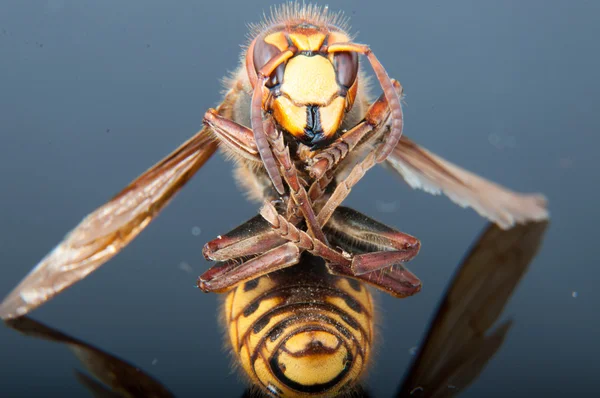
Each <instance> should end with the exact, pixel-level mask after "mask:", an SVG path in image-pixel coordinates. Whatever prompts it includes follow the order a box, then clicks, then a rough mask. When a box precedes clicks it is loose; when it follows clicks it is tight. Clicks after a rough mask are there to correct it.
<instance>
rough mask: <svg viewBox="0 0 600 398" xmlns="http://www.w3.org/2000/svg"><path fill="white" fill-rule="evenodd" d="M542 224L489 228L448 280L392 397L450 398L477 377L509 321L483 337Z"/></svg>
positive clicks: (534, 245) (514, 282)
mask: <svg viewBox="0 0 600 398" xmlns="http://www.w3.org/2000/svg"><path fill="white" fill-rule="evenodd" d="M547 226H548V223H547V222H545V221H544V222H536V223H529V224H526V225H519V226H516V227H514V228H512V229H509V230H502V229H500V228H499V227H498V226H497V225H494V224H490V226H489V227H488V228H487V230H486V231H485V232H484V233H483V234H482V236H481V237H480V238H479V240H478V241H477V243H476V244H475V245H474V247H473V248H472V249H471V251H470V252H469V253H468V254H467V256H466V258H465V259H464V261H463V263H462V265H461V266H460V268H459V269H458V271H457V274H456V276H455V277H454V280H453V281H452V283H451V285H450V287H449V289H448V292H447V293H446V297H445V298H444V300H443V302H442V304H441V305H440V307H439V310H438V312H437V314H436V315H435V318H434V320H433V322H432V323H431V326H430V328H429V332H428V334H427V337H426V338H425V340H424V342H423V343H422V345H421V347H420V349H419V354H418V356H417V359H416V360H415V362H414V363H413V365H412V367H411V369H410V371H409V373H408V375H407V377H406V378H405V379H404V383H403V385H402V387H401V389H400V392H399V394H398V396H400V397H415V396H417V397H452V396H455V395H458V394H459V393H460V392H461V391H462V390H464V389H465V388H466V387H467V386H468V385H469V384H471V383H472V382H473V381H474V380H475V379H476V378H477V377H478V376H479V374H480V373H481V371H482V370H483V368H484V367H485V365H486V364H487V362H488V361H489V360H490V359H491V358H492V357H493V356H494V354H495V353H496V352H497V350H498V349H499V348H500V347H501V345H502V343H503V342H504V339H505V337H506V335H507V333H508V331H509V329H510V326H511V324H512V323H511V321H510V320H509V321H506V322H503V323H502V324H501V325H499V326H498V327H496V328H495V330H493V331H492V332H489V330H490V328H491V327H492V325H493V324H494V323H495V322H496V321H497V320H498V318H499V317H500V315H501V314H502V311H503V309H504V306H505V305H506V303H507V302H508V300H509V299H510V297H511V296H512V293H513V291H514V289H515V287H516V286H517V284H518V283H519V281H520V280H521V278H522V276H523V275H524V274H525V272H526V271H527V268H528V266H529V264H530V263H531V261H532V260H533V258H534V257H535V255H536V254H537V252H538V249H539V247H540V245H541V242H542V239H543V236H544V234H545V231H546V229H547Z"/></svg>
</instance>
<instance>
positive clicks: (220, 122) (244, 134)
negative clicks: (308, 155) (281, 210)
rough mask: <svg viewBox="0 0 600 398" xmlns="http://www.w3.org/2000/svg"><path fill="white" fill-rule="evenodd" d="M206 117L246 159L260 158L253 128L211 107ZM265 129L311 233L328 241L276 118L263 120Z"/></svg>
mask: <svg viewBox="0 0 600 398" xmlns="http://www.w3.org/2000/svg"><path fill="white" fill-rule="evenodd" d="M204 120H205V123H207V124H208V125H209V126H210V127H212V129H213V130H214V131H215V133H216V134H218V135H219V136H220V137H221V138H222V139H223V140H224V142H226V143H227V144H229V145H230V146H231V147H233V148H234V150H236V151H237V152H238V153H241V154H242V155H243V156H245V157H247V158H250V159H253V160H256V161H260V156H259V153H258V149H257V146H256V142H255V141H254V136H253V133H252V130H251V129H249V128H248V127H246V126H242V125H241V124H238V123H236V122H234V121H232V120H229V119H227V118H224V117H222V116H219V115H218V114H216V112H214V111H212V110H209V111H208V112H206V115H205V116H204ZM263 128H264V132H265V133H266V136H267V137H268V139H269V141H270V143H271V145H273V148H272V149H273V152H274V154H275V156H276V158H277V161H278V162H279V165H280V166H281V170H282V171H283V177H284V178H285V181H286V182H287V184H288V186H289V188H290V195H291V196H292V198H293V199H294V202H295V203H296V204H297V205H298V207H300V210H301V212H302V214H303V216H304V218H305V219H306V224H307V226H308V229H309V231H310V233H311V235H312V236H314V237H315V238H317V239H318V240H320V241H321V242H323V243H325V244H327V240H326V238H325V235H324V234H323V231H322V230H321V226H320V225H319V224H318V223H317V220H316V216H315V213H314V211H313V208H312V203H311V201H310V199H309V197H308V194H307V192H306V190H305V189H304V186H303V185H302V183H301V181H300V179H299V178H298V173H297V170H296V167H295V166H294V163H293V162H292V160H291V158H290V154H289V149H288V147H287V146H285V144H284V142H283V136H282V134H281V132H279V131H277V130H276V129H275V126H274V125H273V121H272V120H271V119H270V118H267V119H266V120H265V121H264V127H263ZM278 191H279V189H278Z"/></svg>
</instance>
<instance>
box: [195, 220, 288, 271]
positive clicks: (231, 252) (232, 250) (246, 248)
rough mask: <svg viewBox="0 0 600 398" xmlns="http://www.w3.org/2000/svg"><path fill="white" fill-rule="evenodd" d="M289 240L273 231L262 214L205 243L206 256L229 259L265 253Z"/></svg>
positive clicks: (217, 259)
mask: <svg viewBox="0 0 600 398" xmlns="http://www.w3.org/2000/svg"><path fill="white" fill-rule="evenodd" d="M285 242H287V241H286V240H285V239H283V238H282V237H281V236H280V235H279V234H278V233H277V232H276V231H273V228H271V224H269V223H268V222H267V221H266V220H265V219H264V218H263V217H262V216H261V215H257V216H255V217H253V218H251V219H250V220H248V221H246V222H245V223H243V224H242V225H240V226H239V227H236V228H234V229H233V230H231V231H230V232H228V233H226V234H225V235H219V236H218V237H217V238H216V239H213V240H211V241H210V242H208V243H206V244H205V245H204V248H203V249H202V254H203V255H204V258H206V259H207V260H212V261H227V260H231V259H235V258H240V257H246V256H253V255H256V254H260V253H264V252H266V251H269V250H271V249H273V248H275V247H277V246H281V245H282V244H284V243H285Z"/></svg>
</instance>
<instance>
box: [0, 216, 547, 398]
mask: <svg viewBox="0 0 600 398" xmlns="http://www.w3.org/2000/svg"><path fill="white" fill-rule="evenodd" d="M546 227H547V224H546V223H545V222H544V223H530V224H527V225H524V226H517V227H515V228H512V229H510V230H500V229H499V228H498V227H496V226H493V225H492V226H490V227H489V228H488V229H487V230H486V231H485V232H484V233H483V234H482V235H481V237H480V238H479V241H478V242H476V243H475V244H474V247H473V249H472V250H471V251H470V253H468V254H467V256H466V257H465V260H464V261H463V263H462V265H461V266H460V267H459V269H458V271H457V274H456V277H455V278H454V280H453V281H452V283H451V285H450V287H449V289H448V292H447V294H446V297H445V298H444V300H443V302H442V304H441V306H440V308H439V310H438V313H437V315H436V316H435V319H434V320H433V322H432V325H431V327H430V329H429V331H428V333H427V336H426V338H425V340H424V342H423V344H422V346H421V348H420V349H419V355H418V357H417V359H416V360H415V362H414V364H413V366H412V367H411V370H410V371H409V373H408V376H406V377H405V378H404V381H403V382H401V388H400V391H399V393H398V395H399V396H401V397H413V396H420V397H450V396H455V395H457V394H458V393H459V392H461V391H463V390H464V389H465V388H466V387H467V386H468V384H470V383H471V382H472V381H473V380H474V379H476V378H477V376H478V375H479V373H480V372H481V370H482V369H483V368H484V366H485V365H486V363H487V362H488V361H489V360H490V359H491V357H492V356H493V355H494V354H495V352H496V351H497V350H498V349H499V347H500V345H501V344H502V342H503V340H504V338H505V337H506V333H507V331H508V328H509V327H510V322H506V323H504V324H502V325H500V326H498V327H497V328H496V329H495V331H493V332H492V333H487V331H488V330H489V328H490V327H491V325H492V324H493V323H494V322H496V320H497V319H498V317H499V316H500V313H501V312H502V309H503V307H504V305H505V304H506V302H507V301H508V300H509V298H510V296H511V295H512V292H513V291H514V288H515V287H516V285H517V283H518V282H519V280H520V279H521V277H522V276H523V274H524V273H525V271H526V270H527V267H528V265H529V263H530V262H531V260H532V259H533V257H534V256H535V254H536V252H537V250H538V248H539V246H540V243H541V241H542V238H543V235H544V232H545V230H546ZM300 265H301V266H302V271H303V272H298V271H297V269H296V268H285V269H282V270H279V271H275V272H272V273H270V274H268V275H265V276H262V277H260V278H257V279H254V280H251V281H247V282H245V283H241V284H238V285H237V286H236V287H235V288H234V289H232V290H231V291H230V292H229V293H228V294H227V296H226V298H225V301H224V305H223V307H222V319H223V320H224V326H225V328H226V330H227V332H228V333H227V335H228V337H227V340H228V342H229V343H228V345H229V346H230V348H231V350H232V353H233V356H234V359H235V362H236V363H237V364H238V365H239V366H240V367H241V368H242V369H244V371H245V373H246V375H247V376H248V378H249V380H250V382H251V383H252V384H253V385H254V387H253V388H252V390H253V392H252V393H250V391H248V392H247V393H246V394H245V396H248V397H250V396H252V397H256V396H259V395H261V394H267V395H269V396H310V395H317V396H335V395H345V394H346V393H348V395H349V396H351V397H368V396H369V395H368V392H367V391H366V390H364V389H362V388H361V386H360V384H359V383H360V382H361V380H362V379H363V376H364V374H365V373H366V370H367V369H368V366H369V364H370V362H371V361H372V359H370V357H371V350H372V345H373V340H374V335H373V318H374V309H373V302H372V298H371V295H370V293H369V290H368V289H367V288H366V286H365V285H364V284H363V283H361V282H359V281H357V280H355V279H353V278H345V277H340V276H336V275H332V274H330V273H328V272H327V271H326V268H325V267H324V266H323V260H322V259H320V258H318V257H314V256H312V255H310V254H308V253H305V254H303V255H302V256H301V259H300ZM6 323H7V325H8V326H10V327H12V328H14V329H16V330H18V331H20V332H22V333H24V334H26V335H28V336H32V337H38V338H43V339H46V340H50V341H55V342H61V343H64V344H67V345H68V346H69V347H71V348H72V349H73V350H74V351H75V353H76V354H77V356H78V358H79V359H80V360H81V361H82V362H83V363H84V364H85V366H86V368H87V369H88V370H89V371H90V372H91V373H92V374H94V376H95V377H96V378H97V379H99V380H100V381H102V382H103V383H104V384H106V385H108V386H109V387H110V391H109V390H108V389H107V388H106V387H104V386H103V385H102V384H100V383H99V382H97V381H96V380H94V379H92V378H90V377H88V376H86V375H84V374H81V373H78V378H79V380H80V381H81V382H82V383H83V384H84V385H86V387H88V388H89V389H90V390H92V391H93V393H94V394H95V396H115V393H116V394H118V396H145V397H146V396H147V397H169V396H172V395H171V393H170V392H169V391H168V390H167V389H166V388H165V387H163V386H162V385H161V384H160V383H158V382H157V381H156V380H154V379H152V378H151V377H149V376H148V375H146V374H144V373H143V372H141V371H140V370H139V369H138V368H136V367H134V366H132V365H129V364H127V363H126V362H124V361H122V360H120V359H117V358H115V357H114V356H112V355H110V354H107V353H104V352H102V351H100V350H99V349H97V348H95V347H93V346H91V345H89V344H87V343H85V342H82V341H80V340H77V339H75V338H72V337H70V336H67V335H65V334H63V333H61V332H58V331H55V330H52V329H50V328H48V327H46V326H44V325H41V324H39V323H37V322H35V321H33V320H31V319H29V318H27V317H21V318H17V319H14V320H9V321H7V322H6ZM202 384H206V383H202ZM111 394H112V395H111Z"/></svg>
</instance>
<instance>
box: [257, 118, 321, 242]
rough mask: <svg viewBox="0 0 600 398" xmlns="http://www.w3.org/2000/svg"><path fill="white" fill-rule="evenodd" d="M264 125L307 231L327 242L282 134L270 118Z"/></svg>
mask: <svg viewBox="0 0 600 398" xmlns="http://www.w3.org/2000/svg"><path fill="white" fill-rule="evenodd" d="M264 127H265V131H266V134H267V137H268V138H269V141H270V142H271V146H272V149H273V153H274V154H275V157H276V158H277V160H278V161H279V164H280V165H281V169H282V171H283V178H284V179H285V181H286V182H287V184H288V186H289V187H290V194H291V196H292V198H293V200H294V202H295V203H296V204H297V205H298V207H299V208H300V211H302V214H303V215H304V218H305V219H306V225H307V226H308V230H309V232H310V233H311V235H312V236H314V237H315V238H317V239H318V240H320V241H321V242H323V243H325V244H327V239H326V238H325V234H323V230H322V229H321V224H319V223H318V222H317V217H316V216H315V212H314V210H313V207H312V203H311V201H310V199H309V197H308V194H307V192H306V189H304V186H303V185H302V183H301V182H300V179H299V178H298V171H297V170H296V166H294V163H293V162H292V159H291V158H290V151H289V148H288V147H287V146H286V145H285V143H284V142H283V135H282V134H281V132H280V131H278V130H277V129H276V128H275V125H274V123H273V120H272V119H268V120H266V121H265V126H264Z"/></svg>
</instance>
